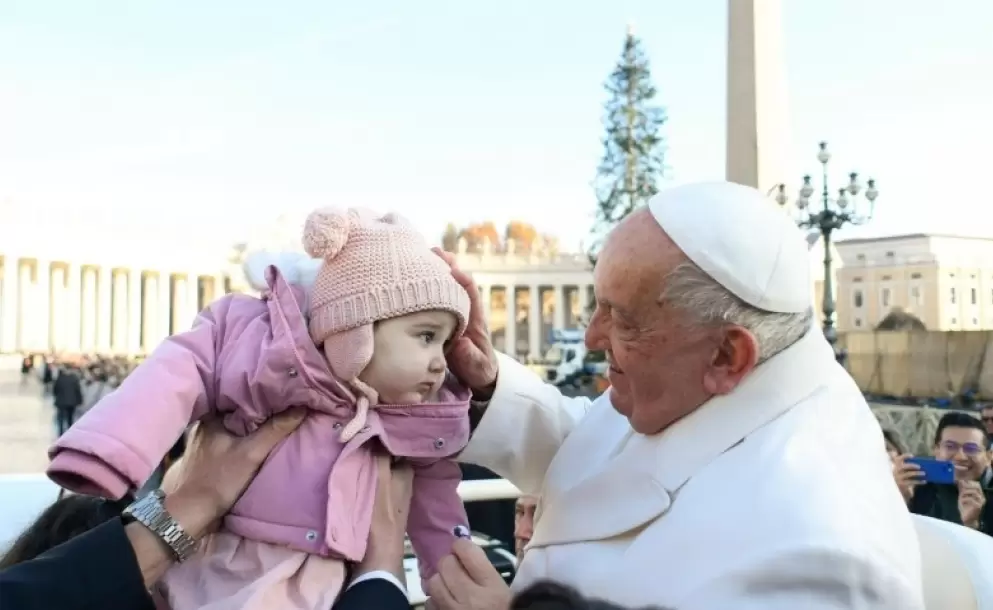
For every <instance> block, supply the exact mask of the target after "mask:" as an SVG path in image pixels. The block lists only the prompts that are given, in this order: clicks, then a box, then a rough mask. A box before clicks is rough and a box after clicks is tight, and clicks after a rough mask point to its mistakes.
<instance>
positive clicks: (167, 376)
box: [48, 297, 231, 499]
mask: <svg viewBox="0 0 993 610" xmlns="http://www.w3.org/2000/svg"><path fill="white" fill-rule="evenodd" d="M230 301H231V297H225V298H223V299H221V300H219V301H217V302H215V303H214V304H213V305H211V307H210V308H208V309H207V310H205V311H203V312H202V313H201V314H200V315H199V316H197V319H196V322H195V323H194V325H193V328H192V329H191V330H189V331H187V332H184V333H180V334H178V335H173V336H171V337H169V338H167V339H166V340H165V341H164V342H163V343H162V344H161V345H159V347H158V348H156V350H155V351H154V352H153V353H152V354H151V355H150V356H149V357H148V359H147V360H145V362H143V363H142V364H141V365H139V366H138V368H136V369H135V370H134V371H133V372H132V373H131V374H130V375H128V377H127V378H126V379H125V380H124V383H122V384H121V387H119V388H117V389H116V390H114V391H113V392H111V393H110V394H108V395H107V396H105V397H104V398H103V399H102V400H100V402H99V403H97V404H96V405H95V406H94V408H93V409H91V410H90V411H88V412H87V413H86V415H85V416H84V417H83V418H82V419H80V420H79V421H78V422H77V423H76V424H74V425H73V426H72V428H70V429H69V431H68V432H66V433H65V434H64V435H62V437H60V438H59V439H58V441H56V443H55V445H54V446H52V448H51V449H49V452H48V453H49V457H51V459H52V461H51V464H50V465H49V466H48V476H49V477H50V478H51V479H52V480H53V481H55V482H56V483H58V484H59V485H61V486H63V487H65V488H66V489H69V490H71V491H74V492H77V493H85V494H89V495H97V496H102V497H105V498H113V499H119V498H121V497H122V496H124V494H125V493H127V492H128V491H133V490H134V489H136V488H138V487H140V486H141V485H142V484H143V483H144V482H145V481H146V480H147V479H148V477H149V476H151V474H152V472H153V471H154V470H155V468H156V466H158V464H159V462H161V461H162V457H163V456H164V455H165V454H166V452H167V451H169V448H170V447H172V445H173V444H174V443H175V442H176V440H177V439H178V438H179V436H180V435H181V434H182V433H183V431H184V430H185V429H186V427H187V426H188V425H189V424H190V422H192V421H196V420H198V419H200V418H201V417H203V416H204V415H205V414H206V413H207V411H208V409H209V406H210V405H212V404H213V403H214V397H213V393H214V365H215V355H216V353H217V349H216V343H217V341H218V340H219V337H221V336H223V328H222V327H223V321H224V319H225V316H226V315H227V310H228V307H229V306H230Z"/></svg>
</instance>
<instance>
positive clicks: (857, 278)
mask: <svg viewBox="0 0 993 610" xmlns="http://www.w3.org/2000/svg"><path fill="white" fill-rule="evenodd" d="M861 282H862V278H860V277H853V278H852V283H853V284H858V283H861Z"/></svg>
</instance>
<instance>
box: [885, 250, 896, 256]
mask: <svg viewBox="0 0 993 610" xmlns="http://www.w3.org/2000/svg"><path fill="white" fill-rule="evenodd" d="M894 256H896V255H895V254H894V253H893V251H892V250H891V251H889V252H887V253H886V257H887V258H893V257H894Z"/></svg>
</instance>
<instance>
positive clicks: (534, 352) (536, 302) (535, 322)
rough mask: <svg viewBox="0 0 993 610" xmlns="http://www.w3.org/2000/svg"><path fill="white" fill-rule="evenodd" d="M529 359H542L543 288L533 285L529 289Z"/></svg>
mask: <svg viewBox="0 0 993 610" xmlns="http://www.w3.org/2000/svg"><path fill="white" fill-rule="evenodd" d="M528 290H529V291H530V293H529V295H530V296H529V297H528V305H529V308H528V357H529V358H531V359H533V360H537V359H538V358H541V287H539V286H538V285H537V284H532V285H531V287H530V288H529V289H528Z"/></svg>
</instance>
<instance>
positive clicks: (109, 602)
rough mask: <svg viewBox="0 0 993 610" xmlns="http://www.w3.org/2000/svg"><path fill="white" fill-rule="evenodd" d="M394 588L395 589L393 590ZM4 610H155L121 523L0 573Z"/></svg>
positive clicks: (106, 525) (102, 527) (116, 521)
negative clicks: (111, 609)
mask: <svg viewBox="0 0 993 610" xmlns="http://www.w3.org/2000/svg"><path fill="white" fill-rule="evenodd" d="M394 588H395V587H394ZM0 608H3V610H54V609H56V608H57V609H58V610H107V609H109V608H113V609H114V610H155V604H154V603H153V602H152V598H151V597H150V596H149V594H148V592H147V591H146V590H145V584H144V582H143V581H142V576H141V570H140V568H139V567H138V560H137V558H136V557H135V555H134V550H133V549H132V548H131V543H130V541H129V540H128V537H127V535H126V534H125V532H124V524H123V523H122V522H121V520H120V519H111V520H110V521H108V522H107V523H104V524H103V525H100V526H98V527H96V528H94V529H92V530H90V531H89V532H86V533H85V534H82V535H80V536H77V537H76V538H73V539H72V540H70V541H69V542H66V543H65V544H62V545H59V546H57V547H55V548H54V549H52V550H50V551H48V552H47V553H45V554H44V555H42V556H40V557H38V558H37V559H33V560H31V561H26V562H24V563H20V564H17V565H15V566H12V567H10V568H7V569H6V570H3V571H0Z"/></svg>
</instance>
